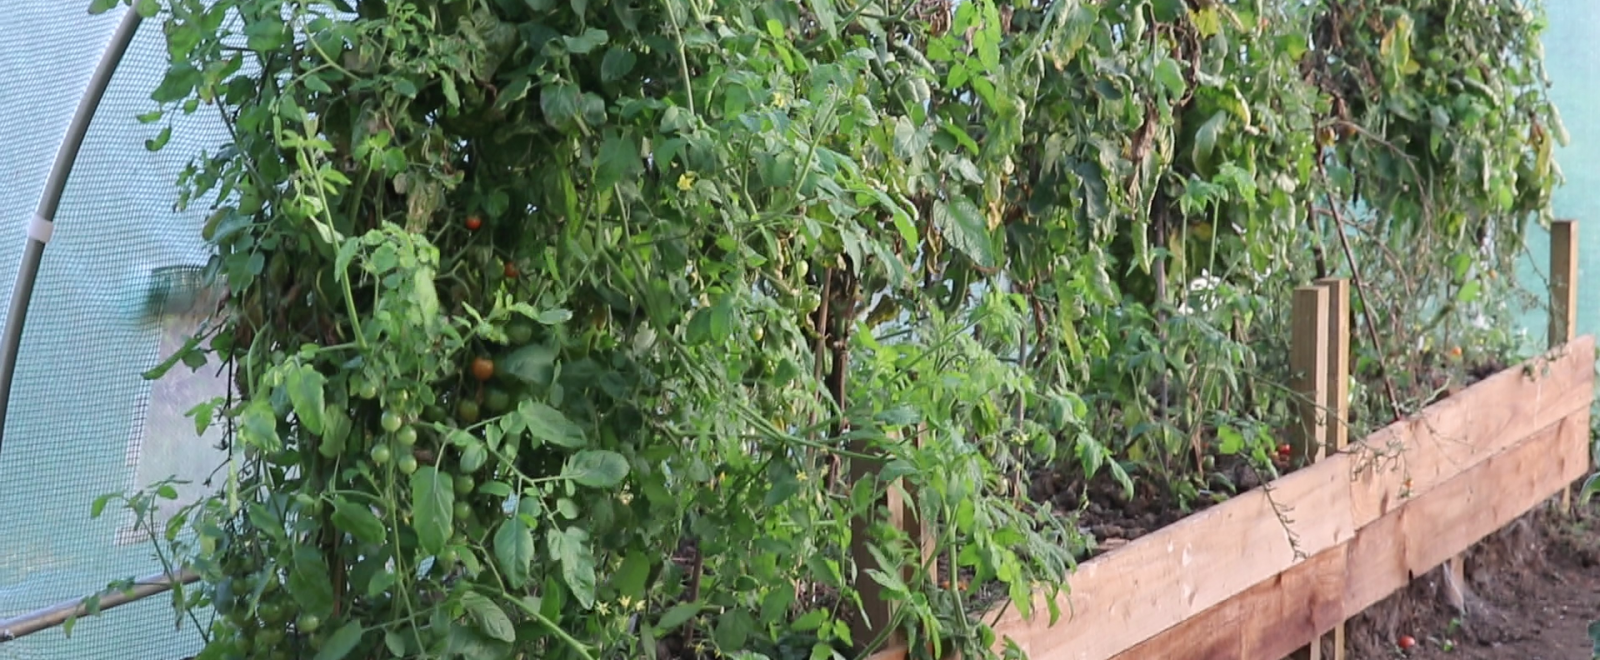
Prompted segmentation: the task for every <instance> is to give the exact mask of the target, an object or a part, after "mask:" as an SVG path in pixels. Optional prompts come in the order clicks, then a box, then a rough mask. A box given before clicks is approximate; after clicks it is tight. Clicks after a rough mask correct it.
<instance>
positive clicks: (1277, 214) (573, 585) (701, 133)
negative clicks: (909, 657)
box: [95, 0, 1562, 660]
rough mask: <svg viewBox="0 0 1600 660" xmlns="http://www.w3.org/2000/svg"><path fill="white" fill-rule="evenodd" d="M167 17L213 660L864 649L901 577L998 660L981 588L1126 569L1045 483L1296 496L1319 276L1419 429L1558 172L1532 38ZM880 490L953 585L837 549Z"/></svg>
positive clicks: (817, 15) (249, 7)
mask: <svg viewBox="0 0 1600 660" xmlns="http://www.w3.org/2000/svg"><path fill="white" fill-rule="evenodd" d="M112 4H114V2H112V1H111V0H97V2H96V3H95V5H96V6H97V8H101V9H104V8H106V6H109V5H112ZM131 4H132V5H134V6H135V7H136V8H138V10H139V11H143V12H146V13H147V14H148V15H150V16H153V17H154V16H159V17H160V19H159V20H164V21H165V23H164V25H165V29H166V35H167V39H168V44H169V48H170V52H171V55H172V67H171V71H170V73H169V75H168V76H167V78H166V80H165V81H164V82H163V83H162V85H161V86H160V88H159V89H157V90H155V91H154V94H153V98H154V100H155V101H156V102H158V103H159V104H160V111H159V112H153V113H152V114H151V115H148V116H146V117H145V119H146V120H148V121H150V122H152V123H155V122H159V121H162V119H163V118H164V117H165V116H166V115H167V114H170V113H176V112H191V113H192V112H218V111H220V112H221V114H222V116H223V117H224V118H225V120H226V121H227V123H228V124H229V126H230V127H231V128H232V130H233V131H234V134H235V141H234V142H233V143H232V144H229V145H219V148H218V149H217V150H216V151H215V152H213V153H210V154H206V155H204V156H202V157H199V158H196V159H195V161H194V164H193V166H192V167H191V169H190V170H189V171H188V172H187V173H186V175H185V177H184V179H183V180H182V181H181V182H180V183H181V186H182V203H183V204H205V205H208V206H213V205H214V208H215V209H216V210H215V214H214V215H213V216H212V219H211V221H210V222H209V223H208V224H207V226H206V228H205V232H206V233H205V235H206V238H207V239H208V240H210V241H212V242H214V243H215V245H216V246H217V248H218V256H217V258H216V260H215V262H214V273H215V275H216V277H217V278H218V280H219V282H221V283H224V284H225V285H226V286H227V287H228V288H229V290H230V292H231V293H230V298H229V304H228V305H227V309H226V312H227V314H226V315H225V316H219V318H218V322H217V323H216V324H215V325H214V326H213V327H210V328H208V329H207V330H206V331H205V332H203V333H202V334H201V335H200V336H197V337H196V339H195V341H194V342H192V343H191V345H190V346H189V347H188V348H187V349H186V350H185V352H184V353H182V354H179V355H175V356H172V359H171V360H169V361H168V362H167V363H166V364H165V365H163V368H162V369H157V370H156V371H155V372H153V373H152V374H151V376H152V377H159V375H160V373H161V372H162V371H163V370H164V369H165V368H170V367H173V366H175V365H176V364H178V363H180V362H181V363H183V364H186V365H188V366H189V367H191V368H192V367H196V366H199V365H200V364H203V363H206V362H210V363H212V364H225V365H227V366H228V367H229V368H230V369H232V370H233V371H232V372H233V373H234V375H235V377H234V378H233V382H234V384H235V386H234V391H233V392H232V394H231V396H230V397H228V398H226V399H221V400H218V401H215V402H212V403H209V404H207V405H204V406H201V407H200V408H199V409H197V410H196V411H195V418H196V422H197V425H199V426H200V427H202V428H203V427H206V426H208V425H211V424H224V425H226V427H227V429H228V434H227V437H228V449H229V453H230V457H231V458H230V462H229V465H228V466H227V470H226V471H225V474H226V475H227V480H226V483H225V484H221V485H222V488H221V489H220V493H219V496H218V497H217V498H215V499H213V500H208V501H205V502H202V503H199V504H197V505H195V506H193V507H190V508H187V509H185V513H184V515H183V516H182V517H180V518H179V519H177V520H175V521H173V522H172V523H171V524H169V525H167V526H166V527H165V528H164V529H157V528H156V527H155V526H154V525H153V526H152V527H151V531H152V535H153V536H161V537H163V538H162V541H163V542H164V544H165V545H166V546H167V547H170V548H172V549H174V550H175V551H176V552H177V555H178V557H179V558H180V559H181V560H182V561H184V562H185V563H187V564H189V565H191V566H192V567H193V568H194V569H195V570H196V571H198V572H200V573H201V575H202V576H203V578H204V582H203V585H204V586H203V588H200V589H193V590H189V591H187V592H185V593H184V594H183V595H182V597H181V598H180V601H181V605H180V606H181V607H183V608H186V609H193V610H194V611H195V612H200V611H202V610H203V608H204V607H205V606H206V605H208V604H214V605H215V606H216V610H217V612H218V613H219V614H220V615H221V616H220V617H219V618H217V619H216V621H215V622H205V625H203V626H202V630H201V633H202V634H204V635H205V636H206V638H207V640H209V644H208V645H207V647H206V651H205V653H204V654H203V656H202V657H204V658H235V657H299V656H301V655H302V654H304V655H311V654H312V653H315V655H316V657H317V658H319V659H323V660H337V658H341V657H352V658H353V657H362V658H367V657H372V658H377V657H389V656H390V655H392V656H395V657H436V656H442V657H457V656H460V657H468V658H480V657H481V658H499V657H541V658H601V657H607V658H609V657H653V656H657V655H678V654H681V655H689V654H692V653H696V652H698V653H704V654H707V655H721V656H727V657H735V656H737V657H747V658H758V657H767V658H796V657H812V658H825V657H835V656H838V657H853V656H852V655H851V649H852V648H861V647H868V648H870V647H873V646H876V645H878V644H881V643H882V642H883V640H884V639H885V635H884V634H883V633H884V631H878V633H877V634H875V635H873V637H875V639H864V638H862V637H863V636H862V635H861V634H859V633H857V634H852V628H851V625H850V623H851V622H852V621H855V620H857V619H859V616H858V615H857V613H856V605H857V602H858V591H857V585H859V584H862V583H865V582H867V581H869V580H870V581H875V582H876V583H878V584H880V585H882V586H883V587H884V589H885V592H886V593H887V594H888V595H889V596H890V597H892V598H894V599H896V600H897V601H900V602H902V603H903V604H904V607H903V608H902V609H901V610H900V611H901V612H902V613H903V616H902V617H901V619H902V623H903V624H904V625H903V627H904V628H905V630H906V631H907V632H908V633H909V634H911V635H913V636H915V637H914V639H916V640H921V639H925V638H928V637H931V638H934V639H936V640H938V644H939V646H941V647H943V648H948V647H949V646H950V645H955V646H958V647H960V648H961V649H962V650H963V651H964V652H965V653H966V657H980V655H981V654H982V653H983V652H984V650H985V649H987V648H988V647H989V646H990V644H991V643H992V642H993V640H992V632H991V631H989V630H988V628H987V627H986V626H985V625H984V623H983V622H980V621H969V620H968V619H967V618H966V617H965V616H964V615H963V612H965V611H966V610H967V609H968V608H969V603H968V602H967V601H968V600H969V599H970V598H971V597H972V595H973V594H972V593H971V592H964V591H963V590H962V589H961V588H960V586H961V584H960V583H961V582H962V580H959V579H950V578H951V575H950V573H949V567H956V568H958V569H959V570H960V571H962V573H963V574H970V576H971V577H972V582H973V584H977V585H984V584H993V583H998V584H999V586H1000V588H999V589H998V591H999V592H1001V593H1004V594H1005V595H1006V596H1009V598H1010V600H1011V601H1012V603H1013V604H1014V605H1015V606H1018V607H1027V606H1028V603H1029V595H1030V594H1031V593H1032V592H1033V591H1034V590H1035V589H1037V588H1050V587H1053V586H1056V585H1059V584H1060V583H1061V581H1062V579H1063V577H1064V576H1065V575H1066V574H1067V572H1068V570H1069V567H1070V565H1071V562H1072V561H1073V558H1074V557H1078V556H1081V555H1082V554H1083V552H1084V551H1085V549H1086V544H1088V543H1089V542H1090V541H1091V540H1090V539H1086V538H1084V537H1083V536H1082V535H1081V534H1080V533H1079V532H1078V531H1077V529H1076V527H1075V526H1074V525H1073V524H1072V523H1071V520H1070V516H1069V515H1068V514H1070V512H1058V511H1054V510H1053V508H1052V505H1051V504H1050V503H1048V502H1046V503H1035V502H1034V501H1032V500H1030V497H1029V478H1030V475H1031V474H1034V473H1036V472H1037V471H1038V470H1047V471H1050V472H1051V473H1052V474H1053V475H1054V476H1055V477H1057V478H1059V479H1060V480H1061V481H1063V482H1065V483H1070V484H1075V486H1074V487H1075V488H1078V489H1082V488H1085V484H1087V483H1090V482H1092V481H1093V480H1094V479H1110V480H1112V481H1113V482H1115V483H1116V484H1119V485H1120V486H1121V489H1122V490H1124V491H1125V494H1127V495H1130V496H1135V495H1136V496H1142V497H1156V498H1160V499H1163V500H1166V501H1170V502H1172V503H1173V505H1174V506H1188V505H1189V504H1190V503H1192V502H1194V501H1195V500H1196V499H1197V498H1200V497H1202V496H1204V495H1205V494H1207V493H1225V492H1226V491H1227V490H1228V488H1230V485H1229V484H1228V483H1226V481H1225V480H1223V481H1219V479H1221V478H1222V477H1223V476H1224V475H1222V474H1220V473H1219V472H1217V471H1216V470H1214V469H1213V468H1214V467H1215V466H1214V464H1215V463H1216V462H1217V461H1219V460H1221V459H1222V458H1223V457H1227V456H1239V457H1243V458H1244V459H1246V460H1248V461H1249V462H1250V463H1251V464H1253V465H1256V466H1257V467H1258V468H1259V469H1263V470H1273V469H1277V468H1278V466H1274V464H1273V463H1272V461H1271V453H1272V452H1271V448H1272V447H1274V446H1275V445H1276V440H1274V437H1275V434H1277V433H1279V432H1281V431H1282V430H1283V429H1284V428H1286V427H1287V425H1288V420H1289V419H1290V412H1289V403H1290V397H1289V395H1288V394H1287V390H1286V389H1285V388H1284V387H1283V386H1282V385H1281V383H1284V382H1287V381H1288V378H1289V375H1290V374H1288V372H1287V366H1286V358H1285V355H1286V343H1287V333H1286V331H1285V330H1286V327H1287V322H1286V317H1285V314H1284V310H1285V309H1286V308H1287V300H1288V296H1289V292H1290V290H1291V289H1292V288H1293V287H1294V286H1296V285H1300V284H1304V283H1305V282H1307V281H1309V279H1310V278H1312V277H1315V276H1321V275H1330V274H1346V275H1355V276H1356V280H1357V284H1358V286H1357V289H1358V293H1359V294H1360V295H1359V296H1358V304H1357V311H1358V313H1359V318H1358V323H1356V325H1355V327H1356V328H1357V330H1358V331H1359V332H1360V333H1361V336H1362V337H1363V338H1369V337H1370V338H1372V339H1373V340H1374V341H1369V342H1364V345H1362V346H1361V347H1360V349H1359V350H1360V353H1359V360H1358V363H1359V364H1358V368H1359V371H1360V373H1361V376H1362V378H1361V384H1362V386H1361V387H1358V389H1357V394H1358V401H1357V403H1358V410H1359V412H1358V414H1359V416H1360V417H1359V418H1360V419H1361V420H1363V422H1362V423H1364V424H1370V423H1382V422H1385V421H1387V420H1388V419H1391V418H1392V417H1393V415H1396V414H1399V413H1400V412H1402V411H1403V410H1404V409H1408V408H1412V407H1415V406H1416V405H1417V404H1418V403H1419V402H1422V401H1425V400H1427V399H1428V398H1430V397H1431V396H1432V389H1433V388H1434V387H1436V386H1437V385H1438V382H1437V381H1436V375H1437V374H1436V371H1437V369H1438V368H1439V367H1440V366H1441V365H1442V366H1449V365H1451V364H1456V365H1458V366H1459V364H1461V360H1462V359H1461V358H1452V357H1451V356H1450V351H1448V350H1445V349H1446V348H1447V347H1452V346H1466V347H1467V348H1468V350H1469V351H1474V350H1486V351H1490V350H1500V349H1501V348H1502V347H1503V346H1506V345H1509V342H1510V339H1511V338H1509V337H1495V336H1492V335H1493V334H1494V333H1492V332H1490V331H1488V330H1482V329H1481V328H1492V327H1496V326H1495V324H1493V323H1492V322H1491V323H1486V322H1484V321H1485V320H1486V319H1488V320H1492V319H1493V318H1495V315H1496V314H1502V313H1504V312H1506V311H1507V310H1508V309H1509V308H1510V307H1511V304H1510V302H1509V301H1510V300H1511V298H1510V295H1511V292H1512V291H1513V290H1514V285H1513V284H1512V283H1511V282H1510V281H1509V280H1510V279H1511V278H1509V277H1503V276H1502V277H1496V274H1497V273H1506V274H1509V273H1510V272H1512V269H1511V268H1510V264H1511V260H1512V259H1514V258H1515V256H1516V255H1517V253H1518V252H1519V250H1521V248H1522V240H1521V233H1522V231H1523V228H1524V227H1525V225H1526V223H1527V221H1528V220H1530V219H1532V218H1535V217H1537V216H1538V214H1539V213H1540V212H1541V211H1542V209H1544V208H1545V205H1546V203H1547V201H1548V196H1549V191H1550V188H1551V186H1552V185H1553V183H1554V182H1555V180H1556V179H1557V178H1558V175H1557V174H1556V172H1555V169H1554V165H1553V164H1552V162H1551V160H1550V151H1551V148H1552V143H1553V142H1554V141H1555V140H1557V139H1558V138H1560V136H1561V135H1562V131H1561V129H1560V125H1559V121H1558V120H1557V119H1556V118H1555V115H1554V110H1553V108H1551V107H1550V106H1549V103H1548V100H1547V98H1546V96H1545V94H1544V83H1543V81H1542V73H1541V70H1540V62H1539V50H1538V43H1537V32H1538V29H1539V26H1540V20H1541V18H1540V16H1539V14H1538V12H1537V8H1536V7H1527V6H1524V4H1523V3H1520V2H1517V1H1516V0H1340V1H1333V0H1328V1H1326V2H1312V3H1302V2H1272V1H1269V0H1253V1H1236V2H1218V1H1215V0H1196V1H1193V2H1188V3H1185V2H1182V1H1180V0H1138V1H1134V0H1106V1H1103V2H1090V1H1088V0H1083V1H1077V0H1055V1H1053V2H1044V1H1039V2H1034V1H1030V0H965V1H964V2H961V3H959V4H956V5H955V6H953V7H952V6H951V5H949V4H946V3H944V2H939V1H938V0H926V1H916V0H908V1H907V2H897V1H889V2H875V1H866V0H864V1H862V2H855V1H853V0H809V1H808V2H805V3H801V4H796V3H793V2H783V1H778V0H770V1H765V2H758V1H754V0H737V1H736V0H609V1H607V0H433V1H427V0H411V1H403V2H377V1H372V0H363V1H361V2H357V3H354V5H355V6H346V5H345V3H344V2H343V1H342V0H321V1H314V0H300V1H296V2H290V1H286V0H216V1H215V2H202V1H201V0H160V1H158V0H137V1H136V2H132V3H131ZM167 130H168V131H170V129H167ZM168 134H169V133H168ZM164 142H165V137H164V135H157V136H156V137H155V138H154V139H153V140H152V143H151V147H152V148H160V147H161V146H162V144H163V143H164ZM1472 333H1475V334H1472ZM1488 340H1494V341H1495V343H1490V344H1485V343H1483V342H1485V341H1488ZM1419 347H1421V348H1423V349H1424V350H1417V349H1418V348H1419ZM1478 347H1483V348H1481V349H1480V348H1478ZM1467 357H1471V356H1470V355H1469V356H1467ZM912 438H915V439H917V440H918V442H915V443H913V442H909V440H911V439H912ZM869 455H870V456H882V457H884V461H883V463H882V466H881V469H882V472H881V473H880V475H879V476H880V478H877V479H874V478H868V479H864V480H859V481H858V482H856V483H849V482H848V481H847V480H846V479H843V478H842V477H843V476H844V475H845V469H846V468H847V466H849V465H850V464H851V463H852V459H856V460H860V459H862V458H864V457H866V456H869ZM895 479H899V480H900V483H901V484H903V486H904V487H905V488H906V489H907V490H908V491H909V492H910V493H911V494H912V499H913V501H914V502H915V509H916V511H917V512H918V514H919V516H920V517H921V518H922V519H923V520H924V521H926V522H927V523H928V524H929V525H930V526H931V527H932V528H933V530H934V532H935V534H934V536H935V538H936V540H937V546H936V548H935V552H934V555H935V557H937V559H938V562H939V563H940V564H942V565H944V566H945V567H946V569H945V573H944V574H943V577H942V578H941V577H939V576H938V575H935V576H932V577H930V576H929V574H928V572H926V571H906V572H902V571H898V570H894V569H892V568H890V569H887V570H874V571H870V572H869V571H867V570H866V569H867V568H868V567H866V566H859V565H857V564H856V563H855V562H854V561H853V560H852V558H851V556H850V554H849V553H848V552H847V548H848V545H849V543H850V536H851V529H850V526H849V525H848V524H847V523H848V521H849V520H851V519H852V518H853V517H855V516H858V515H863V514H867V513H869V512H872V511H873V510H874V506H873V504H874V503H875V502H877V501H879V498H880V496H881V495H882V494H883V493H884V492H886V490H887V489H889V488H890V487H892V486H891V482H893V481H894V480H895ZM159 495H160V493H159V492H154V493H152V494H147V495H138V496H135V497H133V498H132V501H133V504H134V506H136V507H140V506H142V504H141V502H142V501H143V500H142V498H147V497H150V496H159ZM870 536H871V537H872V541H873V552H874V553H875V554H876V556H877V558H878V563H879V565H881V566H885V567H897V566H908V565H910V564H913V563H917V562H920V561H922V558H921V556H920V555H919V554H918V553H917V551H916V550H915V549H914V548H913V547H912V545H911V543H910V542H909V540H908V539H907V538H906V537H905V535H904V534H903V533H901V532H898V531H896V530H894V529H891V528H890V527H889V526H887V525H878V526H875V527H873V528H872V529H871V530H870ZM956 577H960V576H956ZM952 583H954V588H952ZM1033 614H1035V615H1039V616H1048V615H1050V614H1053V613H1045V612H1035V613H1033ZM913 647H914V648H917V649H918V650H919V651H920V650H922V648H923V647H922V644H920V643H917V644H914V645H913ZM518 654H520V655H518Z"/></svg>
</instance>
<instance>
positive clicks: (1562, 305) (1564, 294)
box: [1549, 220, 1578, 514]
mask: <svg viewBox="0 0 1600 660" xmlns="http://www.w3.org/2000/svg"><path fill="white" fill-rule="evenodd" d="M1577 337H1578V223H1577V222H1574V221H1572V220H1556V221H1555V222H1552V223H1550V334H1549V348H1551V349H1554V348H1556V347H1558V346H1565V345H1566V344H1567V343H1568V342H1571V341H1572V340H1574V339H1577ZM1561 513H1563V514H1570V513H1572V486H1571V485H1568V486H1567V487H1566V488H1562V489H1561Z"/></svg>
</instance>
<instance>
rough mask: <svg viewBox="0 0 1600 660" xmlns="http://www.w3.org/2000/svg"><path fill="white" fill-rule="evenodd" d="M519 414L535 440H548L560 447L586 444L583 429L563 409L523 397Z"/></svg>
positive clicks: (518, 410)
mask: <svg viewBox="0 0 1600 660" xmlns="http://www.w3.org/2000/svg"><path fill="white" fill-rule="evenodd" d="M517 415H518V416H519V417H521V418H522V422H523V424H524V425H525V426H527V428H528V433H531V434H532V435H533V437H534V439H535V440H540V441H543V442H548V443H550V444H552V445H556V446H558V447H567V448H577V447H582V446H583V445H584V439H583V429H580V428H578V425H576V424H573V423H572V421H571V420H569V419H567V416H566V415H563V414H561V411H559V410H556V409H555V408H551V407H550V406H548V405H546V404H543V403H539V402H537V401H533V400H531V399H523V401H522V404H521V405H519V406H517Z"/></svg>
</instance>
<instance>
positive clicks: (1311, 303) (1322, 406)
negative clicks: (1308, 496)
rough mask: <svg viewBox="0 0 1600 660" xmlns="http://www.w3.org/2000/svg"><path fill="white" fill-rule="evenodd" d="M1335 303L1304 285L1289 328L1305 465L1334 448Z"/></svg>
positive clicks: (1298, 439) (1315, 655) (1314, 659)
mask: <svg viewBox="0 0 1600 660" xmlns="http://www.w3.org/2000/svg"><path fill="white" fill-rule="evenodd" d="M1331 299H1332V291H1330V290H1329V287H1327V286H1325V285H1322V284H1315V285H1313V286H1308V287H1301V288H1299V289H1296V290H1295V292H1294V310H1293V312H1294V318H1293V321H1292V324H1291V326H1292V332H1293V333H1294V334H1293V336H1292V337H1291V338H1290V349H1289V369H1290V371H1292V372H1293V374H1294V375H1293V377H1292V378H1291V379H1290V387H1291V388H1293V390H1294V393H1295V395H1296V400H1295V406H1296V408H1297V409H1298V410H1299V414H1300V429H1299V433H1297V434H1296V435H1295V440H1294V444H1293V447H1294V453H1293V455H1294V459H1295V461H1297V462H1300V463H1302V464H1310V463H1315V462H1317V461H1320V460H1322V459H1323V458H1324V457H1326V456H1327V453H1328V451H1329V450H1331V449H1332V447H1331V445H1330V443H1329V442H1328V440H1329V439H1330V436H1329V433H1328V431H1329V429H1330V428H1331V427H1333V426H1335V424H1334V421H1333V419H1332V418H1331V416H1330V415H1329V414H1328V413H1329V412H1330V409H1331V407H1332V404H1333V393H1332V391H1331V390H1330V389H1329V387H1328V386H1329V384H1330V383H1332V382H1333V380H1334V375H1333V369H1332V368H1331V366H1332V363H1333V362H1334V360H1333V358H1332V350H1331V345H1330V344H1331V342H1330V339H1331V337H1330V334H1331V333H1332V331H1333V327H1334V326H1333V321H1332V313H1331V312H1332V305H1331ZM1333 487H1334V488H1337V487H1338V486H1337V485H1334V486H1333ZM1301 639H1305V638H1304V637H1302V638H1301ZM1290 658H1291V659H1292V660H1322V645H1321V643H1319V642H1316V641H1313V642H1312V644H1310V645H1309V646H1307V647H1305V648H1302V649H1299V650H1297V651H1295V653H1294V654H1293V655H1291V656H1290Z"/></svg>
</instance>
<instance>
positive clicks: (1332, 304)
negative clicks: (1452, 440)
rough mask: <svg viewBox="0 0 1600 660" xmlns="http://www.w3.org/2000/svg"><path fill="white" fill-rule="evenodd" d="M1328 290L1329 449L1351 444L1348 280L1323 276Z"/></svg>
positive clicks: (1327, 425)
mask: <svg viewBox="0 0 1600 660" xmlns="http://www.w3.org/2000/svg"><path fill="white" fill-rule="evenodd" d="M1317 284H1319V285H1321V286H1324V287H1326V288H1327V289H1328V351H1327V355H1328V388H1327V389H1328V423H1327V424H1326V428H1325V430H1324V432H1325V433H1326V434H1327V435H1326V436H1325V437H1326V440H1325V443H1326V444H1327V445H1328V447H1329V451H1337V450H1341V449H1344V448H1345V446H1346V445H1349V444H1350V347H1351V345H1352V342H1351V340H1350V280H1347V279H1344V278H1324V279H1321V280H1317Z"/></svg>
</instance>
